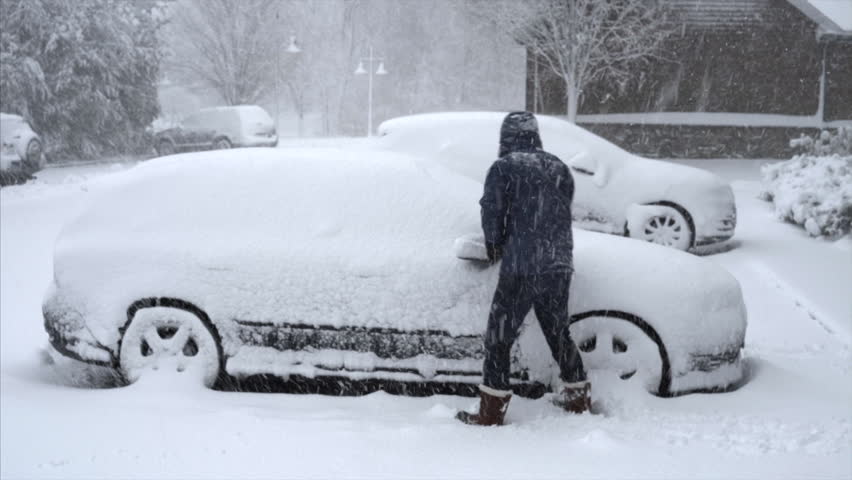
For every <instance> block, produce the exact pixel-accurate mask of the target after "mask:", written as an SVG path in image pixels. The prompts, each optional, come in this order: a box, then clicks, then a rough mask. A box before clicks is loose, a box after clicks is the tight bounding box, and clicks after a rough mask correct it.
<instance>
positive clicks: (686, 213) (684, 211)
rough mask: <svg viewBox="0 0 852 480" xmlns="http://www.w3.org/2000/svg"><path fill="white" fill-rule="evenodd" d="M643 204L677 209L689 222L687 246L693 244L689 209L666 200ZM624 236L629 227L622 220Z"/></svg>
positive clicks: (693, 223)
mask: <svg viewBox="0 0 852 480" xmlns="http://www.w3.org/2000/svg"><path fill="white" fill-rule="evenodd" d="M643 205H657V206H660V207H669V208H673V209H675V210H677V212H678V213H680V214H681V215H683V218H685V219H686V223H687V224H689V232H690V233H689V248H692V247H694V246H695V221H693V220H692V215H690V214H689V211H688V210H687V209H685V208H683V207H682V206H680V205H678V204H677V203H675V202H670V201H668V200H660V201H658V202H650V203H643ZM624 236H625V237H629V236H630V228H629V227H628V225H627V221H626V220H625V221H624Z"/></svg>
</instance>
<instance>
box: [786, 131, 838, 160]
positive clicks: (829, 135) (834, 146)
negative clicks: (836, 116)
mask: <svg viewBox="0 0 852 480" xmlns="http://www.w3.org/2000/svg"><path fill="white" fill-rule="evenodd" d="M790 147H791V148H794V149H796V150H797V151H798V153H800V154H804V155H811V156H815V157H824V156H828V155H841V156H844V155H852V126H842V127H838V128H837V130H834V131H832V130H823V131H821V132H820V133H819V135H814V136H813V137H809V136H807V135H805V134H802V136H800V137H799V138H794V139H792V140H790Z"/></svg>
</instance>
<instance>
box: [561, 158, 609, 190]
mask: <svg viewBox="0 0 852 480" xmlns="http://www.w3.org/2000/svg"><path fill="white" fill-rule="evenodd" d="M566 164H567V165H568V167H569V168H570V169H571V171H572V172H575V173H578V174H580V175H587V176H590V177H592V182H593V183H594V184H595V185H597V186H598V187H603V186H604V185H606V183H607V180H608V179H609V178H608V177H609V170H608V169H607V167H606V165H604V164H602V163H600V162H598V161H597V160H596V159H594V158H592V157H591V156H589V154H588V153H587V152H580V153H578V154H576V155H574V156H573V157H571V158H570V159H569V160H568V161H567V162H566Z"/></svg>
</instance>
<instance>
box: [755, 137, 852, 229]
mask: <svg viewBox="0 0 852 480" xmlns="http://www.w3.org/2000/svg"><path fill="white" fill-rule="evenodd" d="M846 131H847V132H852V130H849V129H847V130H846ZM846 135H848V133H847V134H846ZM845 138H846V140H845V141H846V142H847V144H846V145H847V147H846V148H847V152H848V141H849V137H848V136H847V137H845ZM761 173H762V176H763V191H762V192H761V194H760V198H762V199H763V200H767V201H773V202H774V203H775V213H776V215H777V216H778V218H780V219H782V220H786V221H790V222H794V223H796V224H798V225H801V226H803V227H804V228H805V230H807V231H808V233H809V234H810V235H811V236H814V237H816V236H820V235H825V236H829V237H836V236H840V235H844V234H846V233H849V231H850V226H852V154H849V153H847V154H846V155H844V156H841V155H839V154H835V155H832V156H812V155H798V156H796V157H794V158H793V159H792V160H788V161H786V162H781V163H777V164H774V165H764V166H763V167H762V168H761Z"/></svg>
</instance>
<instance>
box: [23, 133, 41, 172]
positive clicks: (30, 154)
mask: <svg viewBox="0 0 852 480" xmlns="http://www.w3.org/2000/svg"><path fill="white" fill-rule="evenodd" d="M25 162H26V165H27V170H28V171H30V172H37V171H39V170H41V169H42V168H44V151H43V149H42V146H41V142H39V141H38V140H36V139H32V140H30V142H29V143H28V144H27V152H26V158H25Z"/></svg>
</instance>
